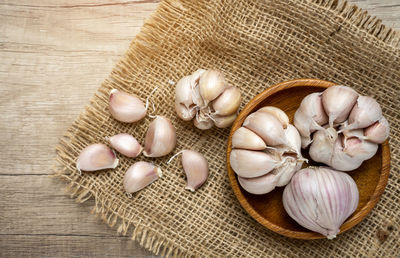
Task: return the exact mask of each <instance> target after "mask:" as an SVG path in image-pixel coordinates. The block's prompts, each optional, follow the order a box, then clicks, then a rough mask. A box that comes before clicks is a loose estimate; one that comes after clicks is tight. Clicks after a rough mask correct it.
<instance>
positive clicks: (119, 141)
mask: <svg viewBox="0 0 400 258" xmlns="http://www.w3.org/2000/svg"><path fill="white" fill-rule="evenodd" d="M108 140H109V142H110V144H111V146H112V147H113V148H114V149H115V150H117V151H118V152H119V153H121V154H123V155H125V156H127V157H129V158H135V157H137V156H139V154H140V153H141V152H142V149H143V148H142V146H140V143H139V142H138V141H137V140H136V139H135V137H133V136H132V135H130V134H127V133H120V134H116V135H114V136H111V137H110V138H108Z"/></svg>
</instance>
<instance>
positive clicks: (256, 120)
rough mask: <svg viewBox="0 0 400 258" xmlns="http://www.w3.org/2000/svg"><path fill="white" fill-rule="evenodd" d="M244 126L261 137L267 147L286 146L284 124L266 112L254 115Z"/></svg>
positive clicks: (245, 121)
mask: <svg viewBox="0 0 400 258" xmlns="http://www.w3.org/2000/svg"><path fill="white" fill-rule="evenodd" d="M243 126H244V127H246V128H248V129H250V130H252V131H253V132H254V133H256V134H257V135H259V136H260V137H261V138H262V139H263V140H264V141H265V143H266V144H267V145H271V146H275V145H279V144H286V137H285V132H284V131H283V127H282V124H281V123H280V121H279V120H278V119H277V118H275V116H273V115H271V114H268V113H265V112H255V113H252V114H250V115H249V116H248V117H247V118H246V119H245V120H244V123H243Z"/></svg>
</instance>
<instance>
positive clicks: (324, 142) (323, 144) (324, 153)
mask: <svg viewBox="0 0 400 258" xmlns="http://www.w3.org/2000/svg"><path fill="white" fill-rule="evenodd" d="M335 141H336V139H332V137H330V135H329V133H328V132H327V131H326V130H321V131H317V132H315V133H314V136H313V142H312V144H311V146H310V150H309V154H310V157H311V159H312V160H314V161H316V162H322V163H325V164H327V165H330V163H331V159H332V155H333V149H334V146H335Z"/></svg>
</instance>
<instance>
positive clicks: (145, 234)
mask: <svg viewBox="0 0 400 258" xmlns="http://www.w3.org/2000/svg"><path fill="white" fill-rule="evenodd" d="M307 1H309V3H310V8H313V7H317V8H320V7H323V8H324V9H325V10H326V11H327V12H330V13H331V14H332V15H335V16H339V17H341V18H343V21H342V23H347V24H350V25H352V26H353V27H355V28H356V29H358V30H361V31H364V32H365V33H366V34H369V35H371V36H374V37H376V38H377V39H379V40H380V42H381V43H382V44H385V45H387V46H390V47H394V48H398V47H399V46H400V32H399V31H396V30H394V29H393V28H390V27H387V26H386V25H384V24H382V21H381V20H380V19H379V18H377V17H375V16H371V15H369V14H368V12H367V11H365V10H362V9H360V8H359V7H357V6H355V5H353V4H349V3H348V2H347V1H345V0H307ZM172 9H174V11H176V10H178V11H179V10H182V11H183V10H184V7H183V6H182V5H181V3H180V2H179V1H176V0H165V1H162V2H161V3H160V4H159V6H158V7H157V9H156V11H155V12H154V13H153V14H152V16H151V17H150V18H149V19H148V20H146V23H145V24H144V25H143V27H142V29H141V31H140V32H139V33H138V35H137V36H136V38H135V40H133V42H132V43H131V45H130V48H129V50H128V51H127V53H126V54H125V55H124V56H123V57H122V58H121V60H120V61H119V62H118V64H117V65H116V67H115V68H114V69H113V71H112V72H111V75H110V78H114V79H122V78H121V77H120V74H121V73H122V70H124V68H125V67H128V68H129V66H130V65H129V63H130V62H134V63H135V62H136V61H137V60H138V59H139V58H140V55H141V53H142V52H143V51H142V50H144V49H146V44H145V42H147V41H148V40H154V37H156V34H155V33H152V31H153V30H155V29H156V27H157V26H156V25H157V24H158V22H159V21H158V20H160V19H165V18H166V17H164V13H165V11H166V10H167V11H169V10H172ZM340 28H341V25H340V24H338V27H337V31H339V30H340ZM146 50H148V49H146ZM144 52H146V51H144ZM132 54H133V55H135V54H136V56H133V55H132ZM128 56H129V57H130V59H128V58H127V57H128ZM132 57H134V58H132ZM135 58H136V59H135ZM121 68H123V69H121ZM98 97H99V96H98V95H97V93H96V94H95V95H94V96H93V97H92V99H91V101H90V103H89V105H87V106H86V107H85V111H84V112H83V113H81V114H80V116H79V117H78V118H77V119H76V120H75V122H74V123H73V124H72V126H71V127H70V128H69V129H68V130H67V132H66V133H65V134H64V136H63V137H62V138H61V139H60V141H59V143H58V145H57V147H56V152H57V158H56V164H55V166H54V169H53V176H55V177H59V178H62V179H64V180H66V181H67V182H68V185H67V187H66V188H65V192H66V193H69V194H70V197H71V198H74V199H75V200H76V201H77V202H78V203H83V202H85V201H87V200H89V199H91V198H92V197H94V200H95V205H94V207H93V209H92V212H91V213H92V214H95V215H96V216H99V217H101V218H102V219H103V220H104V222H105V223H107V224H108V225H109V226H110V227H115V226H116V225H118V228H117V232H118V233H120V234H122V235H124V236H125V235H127V234H128V232H131V233H130V234H131V239H132V240H136V241H138V243H139V244H140V245H141V246H142V247H144V248H146V249H147V250H149V251H151V252H153V253H154V254H156V255H161V256H165V257H170V256H172V257H177V256H179V257H190V256H193V255H192V254H190V253H188V252H186V251H184V250H181V249H180V247H179V246H177V245H174V244H172V243H171V242H169V241H168V240H166V237H164V236H162V235H160V234H159V233H157V232H156V231H154V230H152V229H150V228H148V227H144V226H142V225H141V224H140V221H139V222H137V223H134V222H133V221H131V220H127V219H125V218H124V217H123V216H122V215H120V214H118V213H117V212H115V211H114V210H111V209H109V210H107V209H106V208H105V207H106V206H107V205H106V203H103V202H102V201H101V200H100V198H98V197H97V195H96V193H95V192H94V191H92V190H91V189H90V186H89V185H87V183H86V184H79V183H76V182H75V180H76V179H77V178H75V177H78V175H76V176H74V177H72V176H71V175H70V171H68V169H67V164H68V163H71V162H72V163H75V161H74V160H70V157H68V156H66V155H63V154H62V153H63V152H62V151H61V150H63V149H68V148H69V141H70V139H71V138H72V137H73V135H74V132H75V131H76V130H78V126H77V121H78V120H80V119H81V117H83V116H84V114H88V113H91V110H90V106H92V105H96V102H95V100H96V98H98ZM79 129H81V128H79Z"/></svg>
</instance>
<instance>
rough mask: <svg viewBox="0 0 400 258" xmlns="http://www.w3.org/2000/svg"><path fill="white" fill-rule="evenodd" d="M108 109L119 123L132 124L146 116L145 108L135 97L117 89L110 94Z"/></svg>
mask: <svg viewBox="0 0 400 258" xmlns="http://www.w3.org/2000/svg"><path fill="white" fill-rule="evenodd" d="M108 109H109V110H110V113H111V115H112V116H113V117H114V118H115V119H117V120H118V121H120V122H124V123H133V122H137V121H139V120H140V119H142V118H144V117H145V116H146V112H147V108H146V106H145V105H144V103H143V102H142V101H141V100H140V99H139V98H138V97H137V96H134V95H131V94H128V93H126V92H123V91H119V90H117V89H113V90H111V92H110V98H109V104H108Z"/></svg>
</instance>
